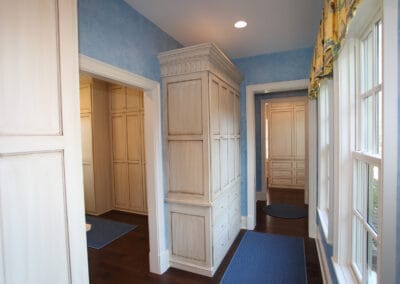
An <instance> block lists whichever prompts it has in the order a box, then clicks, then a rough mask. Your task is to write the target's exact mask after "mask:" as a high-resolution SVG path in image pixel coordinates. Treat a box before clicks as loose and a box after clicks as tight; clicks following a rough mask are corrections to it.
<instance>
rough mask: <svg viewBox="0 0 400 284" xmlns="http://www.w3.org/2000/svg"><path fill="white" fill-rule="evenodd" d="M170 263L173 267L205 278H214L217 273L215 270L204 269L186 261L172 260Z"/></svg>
mask: <svg viewBox="0 0 400 284" xmlns="http://www.w3.org/2000/svg"><path fill="white" fill-rule="evenodd" d="M169 263H170V266H171V267H174V268H177V269H181V270H185V271H188V272H192V273H196V274H200V275H204V276H208V277H212V276H213V275H214V273H215V269H214V268H207V267H202V266H200V265H196V264H193V263H187V262H184V261H179V260H173V259H170V262H169Z"/></svg>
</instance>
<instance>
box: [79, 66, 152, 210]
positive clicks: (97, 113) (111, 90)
mask: <svg viewBox="0 0 400 284" xmlns="http://www.w3.org/2000/svg"><path fill="white" fill-rule="evenodd" d="M80 114H81V141H82V168H83V180H84V191H85V209H86V213H88V214H92V215H101V214H103V213H105V212H107V211H110V210H114V209H115V210H120V211H126V212H131V213H136V214H144V215H146V214H147V200H146V178H145V177H146V172H145V164H146V160H145V151H144V147H145V143H144V126H143V123H144V107H143V90H141V89H138V88H131V87H125V86H121V85H116V84H111V83H107V82H104V81H101V80H99V79H96V78H92V77H90V76H88V75H86V74H81V76H80Z"/></svg>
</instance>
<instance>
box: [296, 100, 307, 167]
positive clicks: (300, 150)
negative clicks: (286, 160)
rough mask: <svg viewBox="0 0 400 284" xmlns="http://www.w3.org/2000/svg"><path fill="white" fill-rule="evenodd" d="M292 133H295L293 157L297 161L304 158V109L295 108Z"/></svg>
mask: <svg viewBox="0 0 400 284" xmlns="http://www.w3.org/2000/svg"><path fill="white" fill-rule="evenodd" d="M294 118H295V120H294V131H295V136H294V137H295V141H294V149H295V157H296V158H297V159H304V158H305V150H306V146H305V142H306V136H305V112H304V107H301V108H295V110H294Z"/></svg>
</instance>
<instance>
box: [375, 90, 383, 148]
mask: <svg viewBox="0 0 400 284" xmlns="http://www.w3.org/2000/svg"><path fill="white" fill-rule="evenodd" d="M376 97H377V98H376V102H377V103H376V113H377V117H378V119H377V126H376V127H377V133H378V137H377V138H376V139H377V140H378V141H377V147H378V149H377V153H378V154H382V92H379V93H377V94H376Z"/></svg>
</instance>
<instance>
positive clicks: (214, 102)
mask: <svg viewBox="0 0 400 284" xmlns="http://www.w3.org/2000/svg"><path fill="white" fill-rule="evenodd" d="M210 127H211V134H219V83H218V81H216V80H212V81H211V83H210Z"/></svg>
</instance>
